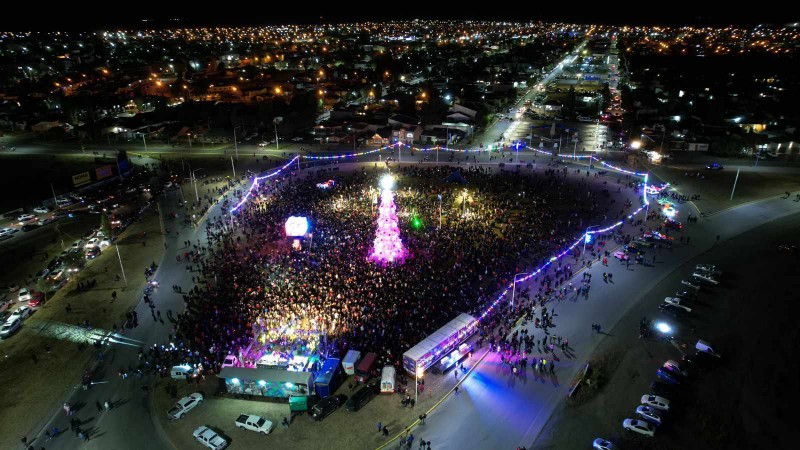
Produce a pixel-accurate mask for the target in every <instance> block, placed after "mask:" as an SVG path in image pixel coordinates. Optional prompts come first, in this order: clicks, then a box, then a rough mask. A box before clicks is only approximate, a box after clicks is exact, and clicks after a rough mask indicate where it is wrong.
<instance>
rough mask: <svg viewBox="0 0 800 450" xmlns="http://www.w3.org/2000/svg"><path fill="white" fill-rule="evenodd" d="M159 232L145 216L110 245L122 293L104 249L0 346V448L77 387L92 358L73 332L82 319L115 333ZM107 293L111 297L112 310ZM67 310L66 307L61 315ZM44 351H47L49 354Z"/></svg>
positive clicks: (156, 252)
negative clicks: (89, 284) (92, 283)
mask: <svg viewBox="0 0 800 450" xmlns="http://www.w3.org/2000/svg"><path fill="white" fill-rule="evenodd" d="M159 231H160V225H159V220H158V217H157V216H155V215H154V214H152V213H149V214H146V215H145V216H144V219H143V220H142V221H140V222H136V223H134V224H132V225H131V226H130V228H128V230H126V231H125V232H124V233H123V234H122V235H121V237H120V238H119V239H118V240H117V243H118V245H119V250H120V254H121V255H122V261H123V263H124V265H125V268H126V275H127V277H128V287H127V288H126V287H125V286H124V283H123V281H121V280H120V281H116V275H117V274H118V273H119V261H118V258H117V254H116V251H115V249H114V248H113V247H109V248H108V249H106V250H105V251H103V253H102V254H101V255H100V256H99V257H98V258H97V259H95V260H94V261H93V262H92V263H91V264H89V265H88V266H87V268H86V269H84V270H83V271H82V272H80V273H79V275H78V276H77V277H76V278H75V279H73V280H70V282H69V283H68V284H67V285H66V286H64V287H63V288H62V289H61V290H60V291H58V292H57V293H56V294H55V295H54V296H53V298H52V299H48V301H47V302H46V303H45V304H44V305H43V306H42V307H41V308H40V309H39V311H37V312H36V313H35V314H33V316H31V318H29V319H28V320H27V321H26V322H25V324H24V325H23V327H22V329H21V330H20V331H19V332H18V333H17V334H16V335H14V336H11V337H10V338H8V339H5V340H4V341H3V342H2V343H0V351H1V352H2V355H3V358H2V361H1V362H0V385H1V386H4V387H5V388H4V389H3V392H4V394H3V395H0V411H2V413H1V414H0V417H2V420H0V448H3V449H6V448H15V447H14V446H16V445H18V443H19V439H20V437H21V436H22V435H23V434H26V433H28V434H29V435H30V433H29V431H31V430H36V429H38V428H39V427H40V426H42V424H43V423H44V422H45V421H46V419H47V418H48V417H49V415H50V414H52V413H53V412H54V411H56V410H58V405H59V404H60V402H62V401H63V399H64V398H65V393H66V392H68V391H69V390H70V389H75V388H76V385H79V384H80V378H81V374H82V373H83V371H84V369H85V368H86V366H87V363H89V362H90V361H91V360H92V358H94V357H95V356H94V355H95V354H96V352H95V350H94V348H92V347H91V346H89V347H87V348H84V349H80V348H79V346H78V342H81V341H84V340H85V338H86V335H87V330H86V329H85V328H84V327H82V326H78V324H80V323H82V322H83V320H84V319H85V320H88V321H90V323H91V324H92V326H93V327H94V329H103V330H111V328H112V325H113V324H116V325H117V326H120V325H122V323H123V321H124V318H125V312H127V311H128V310H129V309H130V308H131V307H132V306H134V305H135V304H136V303H137V302H138V301H139V300H140V297H141V293H142V287H143V286H144V284H145V279H144V267H145V266H148V265H149V264H150V263H151V262H152V261H153V260H154V259H155V261H156V262H158V261H159V260H160V259H161V252H162V251H163V244H162V242H163V237H162V236H161V234H160V233H159ZM142 232H146V234H145V237H144V238H140V237H139V234H140V233H142ZM142 241H145V242H146V246H142ZM89 279H95V280H96V281H97V287H95V288H93V289H91V290H88V291H85V292H78V291H77V283H78V281H84V282H85V281H87V280H89ZM112 291H116V292H117V299H116V301H114V302H112V301H111V292H112ZM67 303H70V304H71V306H72V312H71V313H69V314H68V313H67V312H66V310H65V307H66V304H67ZM45 346H49V347H50V351H49V352H48V351H46V349H45ZM34 357H35V359H34ZM20 374H24V380H23V379H21V378H20Z"/></svg>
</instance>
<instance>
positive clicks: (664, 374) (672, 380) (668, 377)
mask: <svg viewBox="0 0 800 450" xmlns="http://www.w3.org/2000/svg"><path fill="white" fill-rule="evenodd" d="M656 376H657V377H658V379H659V380H662V381H665V382H667V383H669V384H673V385H675V386H678V385H680V384H681V381H682V380H681V379H680V378H679V376H678V375H676V374H674V373H672V372H670V371H669V370H667V369H665V368H663V367H661V368H659V369H658V370H656Z"/></svg>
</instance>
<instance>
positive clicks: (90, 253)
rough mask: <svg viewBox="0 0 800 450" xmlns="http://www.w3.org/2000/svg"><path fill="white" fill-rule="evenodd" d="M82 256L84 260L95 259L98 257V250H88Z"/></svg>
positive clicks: (96, 248) (94, 248) (95, 248)
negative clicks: (84, 257)
mask: <svg viewBox="0 0 800 450" xmlns="http://www.w3.org/2000/svg"><path fill="white" fill-rule="evenodd" d="M84 255H85V256H86V259H95V258H97V257H98V256H99V255H100V249H99V248H98V247H93V248H90V249H88V250H86V253H84Z"/></svg>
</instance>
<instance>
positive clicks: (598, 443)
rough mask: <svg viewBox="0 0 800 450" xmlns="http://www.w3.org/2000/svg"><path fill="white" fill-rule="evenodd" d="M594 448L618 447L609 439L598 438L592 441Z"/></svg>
mask: <svg viewBox="0 0 800 450" xmlns="http://www.w3.org/2000/svg"><path fill="white" fill-rule="evenodd" d="M592 448H593V449H594V450H616V449H617V447H616V446H615V445H614V444H612V443H611V442H610V441H607V440H605V439H603V438H597V439H595V440H594V442H592Z"/></svg>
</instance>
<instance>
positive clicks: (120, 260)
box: [114, 244, 128, 287]
mask: <svg viewBox="0 0 800 450" xmlns="http://www.w3.org/2000/svg"><path fill="white" fill-rule="evenodd" d="M114 247H116V249H117V258H119V268H120V270H121V271H122V280H123V281H125V286H126V287H127V286H128V278H127V277H125V267H123V266H122V255H120V254H119V245H117V244H114Z"/></svg>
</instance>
